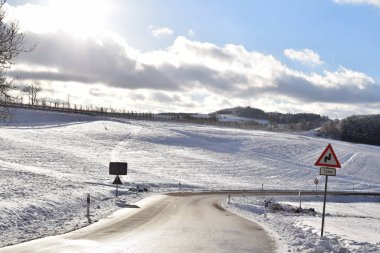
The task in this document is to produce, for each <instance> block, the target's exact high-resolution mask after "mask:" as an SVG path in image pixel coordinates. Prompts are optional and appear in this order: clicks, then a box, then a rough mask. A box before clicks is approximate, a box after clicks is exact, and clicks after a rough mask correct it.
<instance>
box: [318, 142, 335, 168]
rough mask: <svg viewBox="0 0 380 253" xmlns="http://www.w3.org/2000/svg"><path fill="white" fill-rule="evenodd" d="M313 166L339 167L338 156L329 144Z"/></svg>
mask: <svg viewBox="0 0 380 253" xmlns="http://www.w3.org/2000/svg"><path fill="white" fill-rule="evenodd" d="M315 166H319V167H330V168H341V166H340V163H339V160H338V158H337V157H336V155H335V152H334V150H333V148H332V146H331V144H329V145H327V147H326V148H325V150H324V151H323V152H322V155H321V156H320V157H319V158H318V160H317V161H316V162H315Z"/></svg>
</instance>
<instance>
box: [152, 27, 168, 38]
mask: <svg viewBox="0 0 380 253" xmlns="http://www.w3.org/2000/svg"><path fill="white" fill-rule="evenodd" d="M148 29H149V30H150V31H151V32H152V35H153V36H154V37H159V36H163V35H172V34H173V30H172V29H170V28H169V27H155V26H153V25H150V26H149V27H148Z"/></svg>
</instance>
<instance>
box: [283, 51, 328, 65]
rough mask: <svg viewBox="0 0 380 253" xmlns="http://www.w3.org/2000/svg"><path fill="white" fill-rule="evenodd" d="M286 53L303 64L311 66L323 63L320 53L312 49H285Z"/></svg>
mask: <svg viewBox="0 0 380 253" xmlns="http://www.w3.org/2000/svg"><path fill="white" fill-rule="evenodd" d="M284 55H285V56H286V57H288V58H289V59H291V60H294V61H299V62H301V63H302V64H305V65H309V66H316V65H321V64H322V63H323V62H322V61H321V59H320V57H319V55H318V54H317V53H316V52H314V51H313V50H311V49H303V50H294V49H285V50H284Z"/></svg>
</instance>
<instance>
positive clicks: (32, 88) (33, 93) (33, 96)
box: [21, 83, 42, 105]
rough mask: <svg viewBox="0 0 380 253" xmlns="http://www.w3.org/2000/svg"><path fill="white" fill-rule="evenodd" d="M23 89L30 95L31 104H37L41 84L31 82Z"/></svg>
mask: <svg viewBox="0 0 380 253" xmlns="http://www.w3.org/2000/svg"><path fill="white" fill-rule="evenodd" d="M21 91H23V92H25V93H26V94H27V95H28V98H29V104H30V105H36V104H37V94H38V93H39V92H40V91H42V88H41V87H40V86H39V84H38V83H35V84H31V85H28V86H24V87H23V88H22V89H21Z"/></svg>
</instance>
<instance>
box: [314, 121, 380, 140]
mask: <svg viewBox="0 0 380 253" xmlns="http://www.w3.org/2000/svg"><path fill="white" fill-rule="evenodd" d="M319 133H320V134H321V135H324V136H327V137H332V138H335V139H339V140H342V141H349V142H356V143H365V144H372V145H380V114H375V115H357V116H351V117H348V118H345V119H343V120H334V121H329V122H327V123H325V124H324V125H323V126H322V127H321V129H320V130H319Z"/></svg>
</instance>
